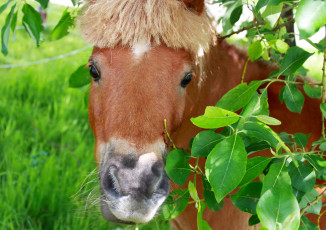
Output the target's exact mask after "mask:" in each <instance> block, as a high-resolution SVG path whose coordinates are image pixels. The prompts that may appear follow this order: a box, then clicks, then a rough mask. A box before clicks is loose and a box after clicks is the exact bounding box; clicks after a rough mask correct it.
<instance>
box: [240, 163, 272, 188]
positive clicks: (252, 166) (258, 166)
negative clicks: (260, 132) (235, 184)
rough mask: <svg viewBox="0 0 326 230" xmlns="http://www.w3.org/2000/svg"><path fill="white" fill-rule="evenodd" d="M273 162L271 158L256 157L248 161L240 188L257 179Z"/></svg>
mask: <svg viewBox="0 0 326 230" xmlns="http://www.w3.org/2000/svg"><path fill="white" fill-rule="evenodd" d="M271 160H272V158H269V157H254V158H249V159H248V160H247V170H246V173H245V175H244V177H243V178H242V180H241V182H240V184H239V186H242V185H244V184H246V183H248V182H250V181H252V180H253V179H255V178H257V177H258V176H259V175H260V174H261V172H262V171H263V170H264V169H265V168H266V166H267V165H268V163H269V162H270V161H271Z"/></svg>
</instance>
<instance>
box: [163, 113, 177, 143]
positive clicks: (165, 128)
mask: <svg viewBox="0 0 326 230" xmlns="http://www.w3.org/2000/svg"><path fill="white" fill-rule="evenodd" d="M164 130H165V134H166V136H167V137H168V138H169V140H170V142H171V143H172V146H173V148H174V149H177V147H176V146H175V144H174V142H173V140H172V138H171V137H170V134H169V132H168V129H167V126H166V119H164Z"/></svg>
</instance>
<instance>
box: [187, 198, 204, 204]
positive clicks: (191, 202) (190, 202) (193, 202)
mask: <svg viewBox="0 0 326 230" xmlns="http://www.w3.org/2000/svg"><path fill="white" fill-rule="evenodd" d="M199 200H200V201H205V199H199ZM195 203H197V202H196V201H194V200H193V201H189V202H188V204H195Z"/></svg>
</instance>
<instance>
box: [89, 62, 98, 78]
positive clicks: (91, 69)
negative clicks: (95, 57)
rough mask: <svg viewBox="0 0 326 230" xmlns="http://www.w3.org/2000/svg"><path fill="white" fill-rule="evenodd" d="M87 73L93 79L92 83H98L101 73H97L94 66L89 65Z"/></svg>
mask: <svg viewBox="0 0 326 230" xmlns="http://www.w3.org/2000/svg"><path fill="white" fill-rule="evenodd" d="M89 73H90V75H91V76H92V78H93V79H94V81H98V80H100V78H101V73H100V71H98V69H97V68H96V67H95V65H90V66H89Z"/></svg>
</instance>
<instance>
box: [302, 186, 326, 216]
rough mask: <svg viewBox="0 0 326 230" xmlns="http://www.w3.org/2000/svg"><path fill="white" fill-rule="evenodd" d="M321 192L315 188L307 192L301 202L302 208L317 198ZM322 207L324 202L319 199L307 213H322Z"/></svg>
mask: <svg viewBox="0 0 326 230" xmlns="http://www.w3.org/2000/svg"><path fill="white" fill-rule="evenodd" d="M317 196H319V193H318V192H317V191H316V190H315V189H314V188H313V189H311V191H310V192H308V193H306V194H305V195H304V196H303V197H302V198H301V201H300V203H299V206H300V209H303V208H305V207H307V206H309V205H310V203H311V202H312V201H314V200H316V198H317ZM321 208H322V202H321V200H319V201H318V202H317V203H316V204H314V205H312V206H311V207H310V208H309V209H308V210H307V211H306V212H307V213H314V214H316V215H319V214H320V210H321Z"/></svg>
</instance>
